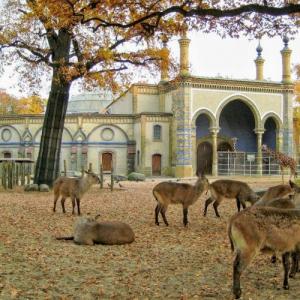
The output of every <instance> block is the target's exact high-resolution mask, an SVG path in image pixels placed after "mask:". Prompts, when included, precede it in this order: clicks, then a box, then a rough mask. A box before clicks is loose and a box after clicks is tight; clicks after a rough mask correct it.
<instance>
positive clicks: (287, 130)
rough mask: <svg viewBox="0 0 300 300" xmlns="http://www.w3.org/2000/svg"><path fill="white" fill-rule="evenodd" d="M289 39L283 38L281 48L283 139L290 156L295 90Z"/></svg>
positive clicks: (284, 147)
mask: <svg viewBox="0 0 300 300" xmlns="http://www.w3.org/2000/svg"><path fill="white" fill-rule="evenodd" d="M288 42H289V39H288V38H287V37H286V36H285V37H284V38H283V43H284V48H283V49H282V50H281V55H282V83H283V84H284V85H285V86H284V92H283V141H282V151H283V152H284V153H286V154H288V155H290V156H292V155H293V144H294V141H293V91H294V85H293V83H292V78H291V53H292V50H291V49H289V47H288Z"/></svg>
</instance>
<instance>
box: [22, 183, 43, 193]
mask: <svg viewBox="0 0 300 300" xmlns="http://www.w3.org/2000/svg"><path fill="white" fill-rule="evenodd" d="M38 190H39V185H38V184H36V183H32V184H26V185H25V187H24V191H25V192H37V191H38Z"/></svg>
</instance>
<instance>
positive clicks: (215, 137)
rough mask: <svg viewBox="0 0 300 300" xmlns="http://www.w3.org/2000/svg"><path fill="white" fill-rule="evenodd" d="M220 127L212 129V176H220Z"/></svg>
mask: <svg viewBox="0 0 300 300" xmlns="http://www.w3.org/2000/svg"><path fill="white" fill-rule="evenodd" d="M219 130H220V129H219V128H218V127H211V128H210V133H211V139H212V175H213V176H218V133H219Z"/></svg>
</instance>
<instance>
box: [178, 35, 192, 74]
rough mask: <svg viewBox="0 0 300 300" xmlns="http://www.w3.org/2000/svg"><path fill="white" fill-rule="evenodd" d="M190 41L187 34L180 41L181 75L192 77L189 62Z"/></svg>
mask: <svg viewBox="0 0 300 300" xmlns="http://www.w3.org/2000/svg"><path fill="white" fill-rule="evenodd" d="M190 41H191V40H190V39H188V38H187V36H186V32H185V33H184V34H183V36H182V37H181V39H180V40H179V45H180V70H179V75H181V76H188V75H190V62H189V44H190Z"/></svg>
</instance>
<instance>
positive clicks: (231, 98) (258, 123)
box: [216, 94, 261, 128]
mask: <svg viewBox="0 0 300 300" xmlns="http://www.w3.org/2000/svg"><path fill="white" fill-rule="evenodd" d="M235 100H238V101H241V102H243V103H244V104H246V105H247V106H248V107H249V109H250V110H251V111H252V113H253V117H254V121H255V128H261V116H260V112H259V110H258V108H257V106H256V104H255V103H254V101H252V100H251V99H250V98H248V97H247V96H245V95H242V94H236V95H231V96H229V97H227V98H225V99H224V100H223V101H221V102H220V104H219V106H218V108H217V110H216V111H217V114H216V122H217V126H216V127H219V125H220V124H219V122H220V116H221V113H222V111H223V109H224V108H225V106H226V105H227V104H229V103H230V102H232V101H235Z"/></svg>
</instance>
